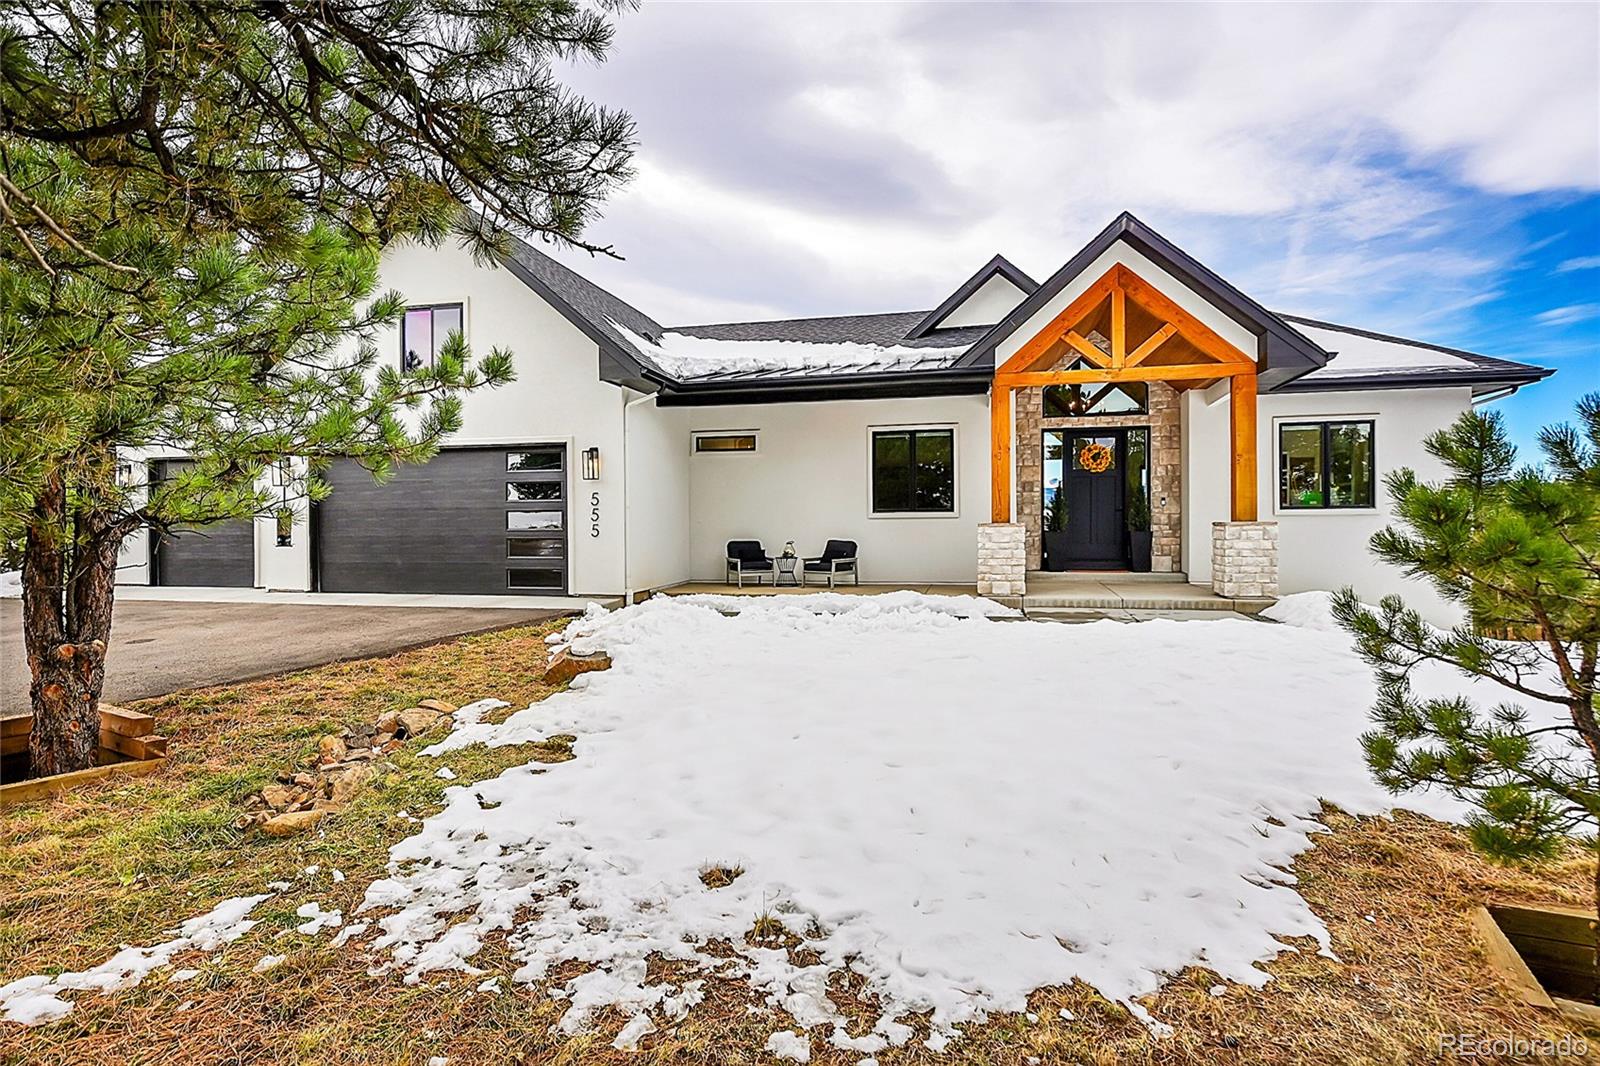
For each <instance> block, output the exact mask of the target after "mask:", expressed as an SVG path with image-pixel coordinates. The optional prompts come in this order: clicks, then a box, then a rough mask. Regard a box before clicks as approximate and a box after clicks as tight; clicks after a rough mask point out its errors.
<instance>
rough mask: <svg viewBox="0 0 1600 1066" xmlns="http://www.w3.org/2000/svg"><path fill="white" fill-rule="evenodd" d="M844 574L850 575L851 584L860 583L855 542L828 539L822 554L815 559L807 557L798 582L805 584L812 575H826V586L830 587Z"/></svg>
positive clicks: (820, 576) (819, 576)
mask: <svg viewBox="0 0 1600 1066" xmlns="http://www.w3.org/2000/svg"><path fill="white" fill-rule="evenodd" d="M845 574H849V575H850V583H851V584H852V585H859V584H861V571H860V570H859V569H858V568H857V567H856V542H855V541H853V540H830V541H828V544H827V546H826V547H824V548H823V549H822V554H821V555H819V556H817V557H816V558H815V559H807V560H806V561H805V568H804V570H803V571H802V572H801V577H800V583H801V584H805V583H806V582H807V581H809V580H810V578H811V576H812V575H816V576H817V577H818V578H823V577H826V578H827V579H828V587H829V588H830V589H831V588H833V586H834V582H836V581H838V580H839V578H841V577H842V576H844V575H845Z"/></svg>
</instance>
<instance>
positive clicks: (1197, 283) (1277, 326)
mask: <svg viewBox="0 0 1600 1066" xmlns="http://www.w3.org/2000/svg"><path fill="white" fill-rule="evenodd" d="M1118 241H1122V242H1124V243H1126V244H1127V245H1128V246H1129V247H1131V248H1132V249H1133V250H1134V251H1136V252H1139V253H1140V254H1141V255H1143V256H1144V257H1145V258H1147V259H1149V260H1151V261H1152V262H1153V263H1155V264H1156V265H1157V266H1159V267H1160V268H1161V269H1162V270H1165V271H1166V272H1167V273H1168V274H1170V275H1172V277H1173V278H1175V279H1176V280H1177V282H1178V283H1179V284H1181V285H1184V286H1187V287H1188V288H1189V289H1190V290H1192V291H1193V292H1194V293H1195V294H1196V295H1198V296H1199V297H1200V298H1201V299H1203V300H1205V301H1206V302H1207V303H1209V304H1211V305H1212V306H1213V307H1215V308H1216V309H1217V310H1218V311H1220V312H1222V313H1223V314H1224V315H1226V316H1227V317H1228V318H1231V319H1233V321H1235V322H1236V323H1238V324H1239V325H1241V326H1243V327H1244V328H1245V329H1247V330H1249V331H1250V332H1251V333H1254V334H1255V335H1256V338H1257V352H1256V353H1255V354H1256V357H1257V359H1258V362H1259V365H1260V367H1261V377H1262V385H1263V387H1265V388H1268V389H1271V388H1275V387H1276V386H1277V385H1279V384H1281V383H1284V382H1287V381H1290V380H1293V379H1294V378H1296V377H1299V376H1300V375H1302V374H1305V373H1308V372H1310V371H1312V370H1315V369H1317V368H1319V367H1321V366H1323V365H1324V364H1325V363H1327V361H1328V359H1329V353H1328V352H1327V351H1326V350H1324V349H1323V348H1322V347H1321V346H1319V345H1318V344H1317V343H1316V342H1315V341H1313V340H1312V339H1311V338H1309V337H1307V336H1306V335H1305V334H1303V333H1301V332H1300V331H1299V330H1297V329H1295V328H1294V326H1293V325H1291V324H1290V323H1288V322H1286V321H1284V320H1283V319H1282V318H1279V317H1278V316H1277V315H1275V314H1273V313H1272V312H1271V311H1268V310H1267V309H1266V308H1265V307H1262V306H1261V304H1259V303H1257V302H1256V301H1255V300H1253V299H1251V298H1250V297H1249V296H1247V295H1246V294H1245V293H1243V292H1241V291H1240V290H1239V289H1237V288H1235V287H1234V286H1233V285H1231V284H1229V283H1228V282H1227V281H1226V280H1225V279H1223V278H1222V277H1221V276H1220V275H1218V274H1217V273H1216V272H1214V271H1212V270H1211V269H1210V268H1209V267H1207V266H1206V265H1205V264H1203V263H1201V262H1200V261H1199V260H1198V259H1195V258H1194V257H1193V256H1191V255H1189V254H1188V253H1187V252H1185V251H1184V250H1183V249H1182V248H1179V247H1178V246H1177V245H1176V244H1174V243H1172V242H1171V241H1169V240H1167V238H1165V237H1163V236H1162V235H1161V234H1159V233H1157V232H1156V231H1155V230H1154V229H1152V228H1150V227H1149V226H1148V225H1146V224H1145V223H1144V222H1141V221H1140V220H1139V219H1138V218H1137V217H1136V216H1135V215H1134V214H1133V212H1131V211H1123V212H1120V213H1119V214H1118V215H1117V217H1116V218H1113V219H1112V220H1111V222H1110V224H1109V225H1107V226H1106V227H1105V229H1103V230H1101V231H1100V232H1099V233H1098V234H1096V235H1095V237H1094V238H1093V239H1092V240H1090V241H1089V243H1088V244H1086V245H1084V246H1083V247H1082V248H1080V249H1079V250H1078V252H1077V253H1076V254H1075V255H1073V257H1072V258H1071V259H1068V260H1067V261H1066V263H1064V264H1063V265H1062V267H1061V269H1059V270H1057V271H1056V272H1055V273H1054V274H1052V275H1050V277H1049V278H1047V279H1046V280H1045V281H1044V283H1043V284H1042V285H1040V286H1038V288H1036V289H1035V290H1034V291H1033V292H1032V293H1031V294H1030V295H1029V296H1028V297H1027V299H1025V300H1023V301H1022V302H1021V303H1020V304H1018V305H1017V306H1016V307H1014V308H1012V310H1011V312H1010V313H1009V314H1008V315H1006V317H1005V318H1003V319H1002V320H1001V321H999V322H998V323H996V324H995V326H994V327H993V328H992V329H991V330H990V331H989V333H988V334H987V335H986V336H985V337H984V338H983V339H982V340H981V341H979V342H978V343H977V344H974V345H973V346H972V347H971V348H970V349H969V350H968V352H967V355H966V356H964V357H963V360H962V362H963V365H969V366H971V365H980V364H982V363H983V362H985V361H986V360H987V361H992V360H993V358H994V354H995V348H996V347H997V346H998V345H999V344H1000V343H1001V342H1002V341H1003V340H1004V339H1005V338H1006V337H1008V336H1010V335H1011V334H1012V333H1013V332H1015V331H1016V330H1017V329H1018V328H1020V327H1021V326H1022V325H1023V323H1025V322H1027V321H1028V319H1029V318H1031V317H1033V315H1034V314H1035V313H1036V312H1038V311H1039V309H1040V308H1042V307H1044V306H1045V305H1046V304H1047V303H1049V302H1050V300H1051V299H1052V298H1054V297H1055V296H1056V294H1058V293H1059V292H1060V291H1061V290H1062V289H1063V288H1065V287H1066V286H1067V285H1068V284H1070V283H1071V282H1072V280H1073V279H1074V278H1076V277H1077V276H1078V275H1079V274H1081V273H1082V272H1083V271H1084V270H1085V269H1087V268H1088V267H1089V266H1090V264H1092V263H1093V262H1094V261H1095V260H1096V259H1098V258H1099V257H1100V255H1101V254H1102V253H1104V252H1106V251H1107V250H1108V249H1110V248H1111V246H1112V245H1114V244H1116V243H1117V242H1118Z"/></svg>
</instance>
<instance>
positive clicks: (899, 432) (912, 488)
mask: <svg viewBox="0 0 1600 1066" xmlns="http://www.w3.org/2000/svg"><path fill="white" fill-rule="evenodd" d="M922 436H927V437H944V438H946V439H947V440H948V441H949V447H950V506H949V507H918V506H917V483H916V471H917V438H918V437H922ZM879 437H906V438H908V439H907V442H906V482H907V492H906V499H907V500H909V501H910V507H908V508H902V509H896V510H879V508H878V438H879ZM959 461H960V458H959V456H958V455H957V452H956V430H955V427H954V426H885V427H883V428H882V429H874V430H872V432H871V434H870V435H869V438H868V441H867V469H868V478H867V482H868V483H867V503H868V507H869V514H871V515H872V516H874V517H879V516H884V517H896V516H905V515H913V516H919V517H939V516H942V517H951V516H954V515H956V514H959V513H960V499H959V498H958V496H957V484H956V466H957V464H958V463H959Z"/></svg>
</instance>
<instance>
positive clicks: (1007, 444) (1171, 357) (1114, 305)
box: [989, 263, 1258, 524]
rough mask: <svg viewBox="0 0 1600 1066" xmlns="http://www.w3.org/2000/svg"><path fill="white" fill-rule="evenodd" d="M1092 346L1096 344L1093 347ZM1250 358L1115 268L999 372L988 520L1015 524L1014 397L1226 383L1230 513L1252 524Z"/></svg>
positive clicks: (1253, 389) (1253, 383)
mask: <svg viewBox="0 0 1600 1066" xmlns="http://www.w3.org/2000/svg"><path fill="white" fill-rule="evenodd" d="M1097 341H1098V343H1097ZM1257 371H1258V367H1257V364H1256V361H1255V360H1254V359H1252V358H1251V357H1250V356H1248V355H1246V354H1245V353H1244V352H1243V351H1241V350H1240V349H1239V348H1237V347H1236V346H1234V345H1233V344H1231V343H1229V342H1228V341H1227V340H1225V339H1224V338H1223V337H1221V336H1220V335H1218V334H1217V333H1216V332H1215V331H1214V330H1212V329H1211V328H1210V327H1209V326H1207V325H1206V324H1205V323H1204V322H1202V321H1200V320H1199V319H1198V318H1196V317H1195V316H1194V315H1193V314H1191V313H1190V312H1189V311H1187V310H1186V309H1185V308H1184V307H1183V306H1182V305H1180V304H1179V303H1178V302H1176V301H1175V300H1173V299H1171V298H1169V297H1168V296H1166V295H1165V294H1164V293H1162V292H1161V291H1160V290H1158V289H1157V288H1156V287H1155V286H1153V285H1151V284H1150V283H1149V282H1148V281H1146V280H1145V279H1144V278H1142V277H1140V276H1139V275H1138V274H1137V273H1135V272H1134V271H1133V270H1131V269H1129V268H1128V267H1127V266H1126V265H1123V264H1120V263H1119V264H1117V265H1115V266H1113V267H1111V268H1110V269H1109V270H1107V271H1106V272H1105V273H1104V274H1103V275H1102V276H1101V277H1100V278H1099V279H1098V280H1096V281H1095V282H1094V283H1093V284H1092V285H1090V286H1089V287H1088V288H1087V289H1085V290H1084V291H1083V293H1082V294H1081V295H1079V296H1078V297H1077V298H1076V299H1074V300H1073V301H1072V302H1071V303H1069V304H1068V305H1067V306H1066V307H1065V308H1063V309H1062V310H1061V311H1060V313H1058V314H1057V315H1056V316H1055V317H1054V318H1053V319H1051V321H1050V322H1049V323H1048V324H1047V325H1045V326H1044V328H1042V329H1041V330H1039V331H1038V333H1036V334H1035V335H1034V336H1033V337H1032V338H1030V339H1029V340H1028V341H1027V342H1026V343H1024V344H1023V345H1022V346H1021V347H1020V348H1018V349H1017V351H1016V352H1015V353H1014V354H1013V355H1011V357H1010V358H1008V359H1006V360H1005V362H1003V363H1001V364H1000V365H999V366H997V367H996V368H995V373H994V382H993V385H992V387H991V388H992V391H991V394H990V407H989V410H990V456H991V461H992V465H993V468H992V471H991V479H990V484H991V487H992V499H991V518H992V520H993V522H995V523H997V524H1004V523H1009V522H1010V521H1011V520H1012V495H1013V483H1014V482H1013V479H1014V477H1015V461H1014V455H1013V450H1012V441H1013V439H1014V435H1013V429H1012V412H1013V393H1014V392H1015V390H1017V389H1023V388H1039V387H1046V386H1051V385H1098V384H1105V385H1115V384H1117V383H1119V382H1155V381H1159V382H1164V383H1166V384H1167V385H1169V386H1171V387H1172V388H1174V389H1177V390H1180V391H1182V390H1186V389H1191V388H1195V387H1200V388H1209V387H1210V386H1212V385H1215V384H1218V383H1220V382H1224V381H1225V382H1227V383H1228V392H1229V397H1230V404H1229V443H1230V452H1231V454H1230V456H1229V469H1230V490H1229V494H1230V513H1231V515H1232V519H1233V521H1235V522H1254V521H1255V520H1256V507H1257V503H1256V470H1257V463H1256V393H1257Z"/></svg>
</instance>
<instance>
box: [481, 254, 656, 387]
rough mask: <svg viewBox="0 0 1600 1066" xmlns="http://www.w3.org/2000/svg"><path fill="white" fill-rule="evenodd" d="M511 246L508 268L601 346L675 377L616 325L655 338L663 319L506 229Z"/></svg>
mask: <svg viewBox="0 0 1600 1066" xmlns="http://www.w3.org/2000/svg"><path fill="white" fill-rule="evenodd" d="M506 236H507V238H508V239H509V241H510V251H509V253H508V254H507V256H506V258H505V264H506V269H508V270H510V271H511V273H513V274H515V275H516V276H517V278H518V279H520V280H521V281H522V283H523V284H525V285H527V286H528V287H529V288H530V289H532V290H533V291H534V292H536V293H538V294H539V295H540V296H541V297H543V298H544V300H545V301H546V302H547V303H549V304H550V306H552V307H554V308H555V309H556V310H557V311H559V312H561V314H562V315H563V316H565V317H566V319H567V321H569V322H571V323H572V324H573V325H574V326H577V327H578V328H579V329H580V330H582V331H583V332H584V333H585V334H587V335H588V336H589V338H590V339H591V340H593V341H594V342H595V343H596V344H598V345H600V347H601V348H602V349H606V350H608V351H609V352H610V354H612V355H615V356H618V357H620V358H621V359H623V360H624V361H625V362H629V361H631V362H632V363H634V364H636V365H637V367H638V368H639V369H640V370H643V371H645V372H646V373H647V374H649V376H650V377H652V378H654V379H657V380H658V381H665V380H670V376H669V375H667V374H666V373H665V372H664V371H663V370H662V369H661V368H660V367H659V366H657V365H656V364H655V362H654V361H653V360H651V358H650V356H649V354H648V353H646V352H642V351H640V350H639V348H638V347H637V346H636V345H635V344H633V343H632V342H631V341H630V340H629V339H628V338H627V337H626V336H625V335H624V334H623V333H621V332H619V331H618V330H617V328H616V327H617V325H621V326H623V327H625V328H626V329H629V330H632V331H633V332H634V333H637V334H639V335H641V336H644V337H648V338H650V339H651V340H655V339H657V338H659V337H660V336H661V332H662V330H661V324H660V323H659V322H657V321H656V320H655V319H653V318H651V317H650V316H649V315H647V314H645V313H644V312H643V311H640V310H639V309H638V308H636V307H634V306H633V305H632V304H629V303H627V302H626V301H624V300H621V299H619V298H618V297H616V296H613V295H611V293H609V292H607V291H606V290H604V289H602V288H601V287H600V286H598V285H596V284H595V283H594V282H592V281H590V280H588V279H587V278H585V277H583V276H582V275H580V274H578V273H576V272H575V271H572V270H569V269H568V268H566V267H564V266H562V265H561V264H560V263H558V262H556V261H555V260H554V259H551V258H550V257H549V256H548V255H545V254H544V253H543V252H541V251H539V250H538V249H536V248H534V247H533V246H532V245H530V244H528V243H527V242H526V241H524V240H522V239H520V238H518V237H517V236H516V235H515V234H509V233H508V234H506Z"/></svg>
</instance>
